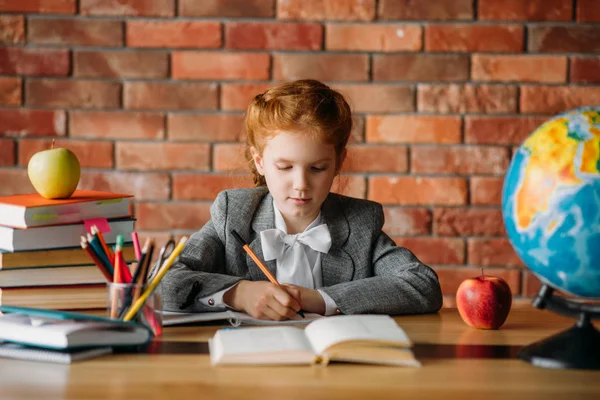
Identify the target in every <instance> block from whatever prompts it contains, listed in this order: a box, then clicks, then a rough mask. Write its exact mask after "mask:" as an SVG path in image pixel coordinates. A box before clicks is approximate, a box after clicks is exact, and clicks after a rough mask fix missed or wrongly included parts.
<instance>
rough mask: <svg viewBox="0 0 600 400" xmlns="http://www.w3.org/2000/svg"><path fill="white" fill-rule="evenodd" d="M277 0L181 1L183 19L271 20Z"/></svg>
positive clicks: (180, 10)
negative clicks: (229, 18) (236, 18)
mask: <svg viewBox="0 0 600 400" xmlns="http://www.w3.org/2000/svg"><path fill="white" fill-rule="evenodd" d="M274 2H275V0H207V1H198V0H179V15H181V16H183V17H233V18H235V17H246V18H271V17H273V16H274V10H275V7H274Z"/></svg>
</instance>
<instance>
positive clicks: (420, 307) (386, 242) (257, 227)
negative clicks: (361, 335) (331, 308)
mask: <svg viewBox="0 0 600 400" xmlns="http://www.w3.org/2000/svg"><path fill="white" fill-rule="evenodd" d="M210 213H211V220H210V221H208V222H207V223H206V225H204V227H203V228H202V229H200V231H198V232H196V233H194V234H193V235H191V237H190V238H189V240H188V241H187V243H186V245H185V248H184V249H183V251H182V253H181V255H180V257H179V261H178V262H177V263H176V264H174V265H173V266H172V267H171V270H170V271H169V272H168V273H167V274H166V275H165V277H164V278H163V281H162V284H161V286H162V293H163V306H164V309H165V310H169V311H186V312H195V311H196V312H197V311H219V310H218V309H215V307H210V306H205V305H203V304H201V303H200V302H199V301H198V299H199V298H202V297H205V296H209V295H211V294H213V293H215V292H218V291H220V290H222V289H225V288H227V287H229V286H231V285H233V284H234V283H236V282H238V281H240V280H242V279H245V280H251V281H258V280H267V278H266V277H265V275H264V274H263V273H262V271H261V270H260V269H259V268H258V267H257V266H256V264H255V263H254V261H252V259H251V258H250V256H248V255H247V254H246V253H245V252H244V250H243V249H242V248H241V246H240V245H239V243H238V242H237V241H236V240H235V238H234V237H233V236H232V234H231V230H232V229H235V230H236V231H237V232H238V233H239V234H240V235H241V236H242V238H244V240H246V241H247V243H249V244H250V247H251V248H252V250H254V252H255V253H256V255H257V256H258V257H259V258H261V259H263V257H262V246H261V240H260V232H261V231H263V230H265V229H269V228H274V227H275V215H274V210H273V197H272V196H271V195H270V194H269V192H268V189H267V188H266V187H264V186H262V187H257V188H252V189H233V190H225V191H223V192H221V193H219V195H218V196H217V198H216V200H215V201H214V203H213V204H212V206H211V209H210ZM321 215H322V217H323V221H324V222H325V223H326V224H327V226H328V228H329V231H330V233H331V240H332V245H331V249H330V250H329V253H327V254H326V255H324V256H323V257H322V264H321V265H322V268H321V269H322V272H323V286H324V287H323V288H321V289H322V290H323V291H324V292H326V293H327V294H328V295H329V296H331V298H332V299H333V300H334V301H335V303H336V304H337V306H338V308H339V309H340V310H341V312H342V313H344V314H359V313H380V314H390V315H397V314H416V313H428V312H435V311H438V310H439V309H440V307H441V306H442V293H441V290H440V284H439V281H438V278H437V275H436V273H435V271H433V270H432V269H431V268H429V267H428V266H426V265H424V264H423V263H421V262H420V261H419V260H418V259H417V258H416V257H415V256H414V254H413V253H411V252H410V250H408V249H406V248H403V247H397V246H396V245H395V243H394V242H393V241H392V240H391V239H390V237H389V236H388V235H386V234H385V233H384V232H382V230H381V228H382V226H383V222H384V216H383V208H382V207H381V205H380V204H378V203H375V202H372V201H368V200H361V199H355V198H351V197H346V196H341V195H338V194H334V193H330V194H329V195H328V197H327V199H326V200H325V202H323V205H322V207H321ZM265 265H266V266H267V268H269V270H270V271H271V272H272V273H273V275H276V272H275V270H276V261H275V260H272V261H269V262H265Z"/></svg>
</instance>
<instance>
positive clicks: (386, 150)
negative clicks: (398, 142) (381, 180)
mask: <svg viewBox="0 0 600 400" xmlns="http://www.w3.org/2000/svg"><path fill="white" fill-rule="evenodd" d="M344 171H347V172H407V171H408V149H407V148H406V146H390V145H384V146H365V145H359V146H356V145H354V146H349V147H348V157H347V158H346V161H345V162H344Z"/></svg>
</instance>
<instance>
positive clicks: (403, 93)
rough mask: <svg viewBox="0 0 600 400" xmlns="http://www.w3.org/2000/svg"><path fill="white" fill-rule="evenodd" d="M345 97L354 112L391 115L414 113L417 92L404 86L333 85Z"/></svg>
mask: <svg viewBox="0 0 600 400" xmlns="http://www.w3.org/2000/svg"><path fill="white" fill-rule="evenodd" d="M332 87H333V88H334V89H336V90H337V91H339V92H340V93H342V94H343V95H344V97H345V98H346V101H348V103H349V104H350V107H351V108H352V110H353V111H354V112H360V113H370V112H373V113H390V112H410V111H414V110H415V109H414V98H415V94H414V93H415V91H414V89H413V88H412V87H411V86H404V85H378V84H364V85H332Z"/></svg>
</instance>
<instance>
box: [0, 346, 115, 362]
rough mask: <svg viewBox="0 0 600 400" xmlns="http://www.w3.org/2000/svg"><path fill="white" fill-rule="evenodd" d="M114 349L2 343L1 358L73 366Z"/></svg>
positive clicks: (107, 347)
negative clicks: (62, 348) (66, 348)
mask: <svg viewBox="0 0 600 400" xmlns="http://www.w3.org/2000/svg"><path fill="white" fill-rule="evenodd" d="M112 351H113V350H112V347H110V346H103V347H91V348H86V349H73V350H53V349H42V348H39V347H32V346H25V345H21V344H16V343H0V357H4V358H14V359H18V360H27V361H41V362H49V363H56V364H71V363H73V362H75V361H82V360H87V359H90V358H95V357H99V356H103V355H105V354H111V353H112Z"/></svg>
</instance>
